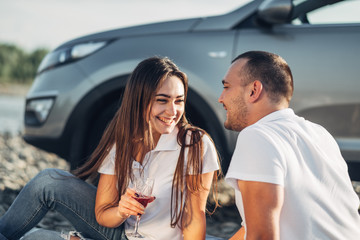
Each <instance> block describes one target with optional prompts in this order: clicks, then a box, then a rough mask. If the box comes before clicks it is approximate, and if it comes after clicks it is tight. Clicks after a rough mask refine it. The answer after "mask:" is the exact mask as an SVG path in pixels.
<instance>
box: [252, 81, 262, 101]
mask: <svg viewBox="0 0 360 240" xmlns="http://www.w3.org/2000/svg"><path fill="white" fill-rule="evenodd" d="M250 86H251V87H250V89H249V90H250V94H249V101H250V102H252V103H253V102H256V101H257V100H258V99H259V98H260V96H261V93H262V91H263V84H262V83H261V82H260V81H259V80H255V81H254V82H252V83H251V85H250Z"/></svg>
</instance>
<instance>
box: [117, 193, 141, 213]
mask: <svg viewBox="0 0 360 240" xmlns="http://www.w3.org/2000/svg"><path fill="white" fill-rule="evenodd" d="M133 196H135V191H134V190H133V189H131V188H128V189H126V192H125V193H124V194H123V195H122V196H121V198H120V201H119V206H118V213H119V216H120V217H123V218H125V219H126V218H128V217H129V216H130V215H134V216H136V215H138V214H140V215H142V214H144V210H145V208H144V206H143V205H142V204H141V203H139V202H138V201H136V200H135V199H134V198H133Z"/></svg>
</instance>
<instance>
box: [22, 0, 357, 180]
mask: <svg viewBox="0 0 360 240" xmlns="http://www.w3.org/2000/svg"><path fill="white" fill-rule="evenodd" d="M359 2H360V1H339V0H308V1H305V0H294V1H291V0H265V1H264V0H255V1H251V2H249V3H247V4H245V5H243V6H241V7H239V8H238V9H236V10H235V11H233V12H230V13H228V14H225V15H221V16H213V17H207V18H193V19H185V20H179V21H170V22H162V23H155V24H149V25H141V26H135V27H129V28H123V29H116V30H112V31H107V32H101V33H96V34H92V35H89V36H84V37H81V38H78V39H75V40H72V41H69V42H67V43H64V44H63V45H61V46H59V47H58V48H56V49H55V50H53V51H52V52H50V53H49V54H48V55H47V56H46V57H45V58H44V59H43V61H42V63H41V65H40V66H39V69H38V74H37V77H36V79H35V81H34V83H33V86H32V88H31V89H30V91H29V93H28V94H27V99H26V109H25V130H24V135H23V137H24V139H25V140H26V141H27V142H28V143H30V144H33V145H34V146H37V147H39V148H42V149H44V150H47V151H50V152H54V153H56V154H58V155H60V156H61V157H63V158H65V159H67V160H68V161H69V162H70V163H71V166H72V167H73V168H74V167H76V166H78V165H79V164H81V163H82V162H83V161H85V160H86V157H87V156H89V154H90V153H91V151H92V150H93V149H94V147H95V146H96V144H97V143H98V141H99V138H100V136H101V135H102V132H103V130H104V128H105V127H106V125H107V123H108V121H109V120H110V119H111V118H112V116H113V115H114V112H115V110H116V109H117V108H118V107H119V105H120V104H121V94H122V92H123V89H124V86H125V83H126V80H127V78H128V76H129V74H130V73H131V71H132V70H133V69H134V68H135V66H136V65H137V63H139V62H140V61H141V60H143V59H144V58H147V57H150V56H154V55H158V56H168V57H170V58H171V59H172V60H174V62H175V63H176V64H177V65H178V66H179V67H180V68H181V69H182V70H183V71H185V72H186V73H187V74H188V76H189V88H190V89H189V96H188V103H187V106H186V107H187V114H188V117H189V119H190V120H191V122H192V123H194V124H196V125H198V126H200V127H202V128H204V129H205V130H207V131H208V132H209V133H210V134H211V136H212V137H213V138H214V140H215V143H216V145H217V147H218V149H219V152H220V153H221V156H222V164H223V168H224V170H225V171H226V169H227V166H228V162H229V160H230V156H231V154H232V151H233V148H234V143H235V141H236V133H232V132H230V131H227V130H225V129H224V127H223V122H224V120H225V112H224V110H223V107H222V105H221V104H219V103H218V102H217V98H218V97H219V96H220V93H221V91H222V85H221V80H222V77H223V75H224V73H225V72H226V70H227V68H228V67H229V65H230V62H231V60H232V59H233V58H234V57H235V56H237V55H238V54H240V53H243V52H245V51H247V50H265V51H270V52H274V53H277V54H279V55H281V56H283V57H284V58H285V59H286V60H287V62H288V63H289V65H290V66H291V68H292V70H293V74H294V78H295V93H294V97H293V100H292V105H291V107H292V108H293V109H294V110H295V111H296V112H297V113H298V114H299V115H301V116H304V117H305V118H307V119H309V120H311V121H314V122H317V123H319V124H321V125H323V126H324V127H326V128H327V129H328V130H329V131H330V132H331V133H332V134H333V135H334V136H335V138H336V140H337V141H338V143H339V145H340V148H341V150H342V153H343V156H344V157H345V159H346V160H347V162H348V164H349V171H350V174H351V176H352V178H353V179H354V180H356V179H357V180H360V79H359V78H360V65H359V62H360V61H359V56H360V45H359V43H360V21H359V16H360V15H359V14H358V13H359V10H360V5H359ZM344 9H345V10H344ZM328 11H330V13H327V12H328ZM331 11H333V13H331ZM344 13H345V14H344ZM329 14H330V15H329ZM343 16H345V17H348V18H349V19H348V20H341V19H339V20H338V19H337V18H338V17H339V18H340V17H343ZM351 17H354V18H356V17H357V18H358V19H353V18H351Z"/></svg>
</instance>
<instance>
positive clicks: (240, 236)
mask: <svg viewBox="0 0 360 240" xmlns="http://www.w3.org/2000/svg"><path fill="white" fill-rule="evenodd" d="M244 239H245V228H244V227H241V228H240V229H239V231H237V232H236V233H235V234H234V235H233V236H232V237H231V238H230V239H229V240H244Z"/></svg>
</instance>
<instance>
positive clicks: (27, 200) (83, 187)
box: [0, 169, 127, 240]
mask: <svg viewBox="0 0 360 240" xmlns="http://www.w3.org/2000/svg"><path fill="white" fill-rule="evenodd" d="M95 197H96V187H94V186H92V185H90V184H88V183H86V182H84V181H82V180H80V179H78V178H76V177H74V176H73V175H72V174H70V173H68V172H65V171H62V170H57V169H47V170H44V171H42V172H40V173H39V174H38V175H37V176H36V177H34V178H33V179H32V180H31V181H30V182H29V183H28V184H26V186H25V187H24V188H23V189H22V190H21V192H20V193H19V195H18V196H17V197H16V199H15V201H14V202H13V204H12V205H11V206H10V208H9V209H8V211H7V212H6V213H5V214H4V216H2V217H1V218H0V240H12V239H19V238H20V237H22V236H23V235H24V234H25V233H26V232H28V231H29V230H31V229H32V228H33V227H35V226H36V225H37V224H38V223H39V222H40V221H41V219H42V218H43V217H44V216H45V214H46V213H47V212H48V211H49V210H50V209H51V210H56V211H57V212H59V213H60V214H62V215H63V216H64V217H65V218H66V219H67V220H68V221H69V222H70V223H71V224H72V225H73V227H74V228H75V229H76V231H78V232H80V233H81V235H82V236H83V237H84V238H89V239H116V240H121V239H127V238H126V237H125V233H124V226H123V225H121V226H120V227H118V228H106V227H103V226H101V225H99V224H98V223H97V221H96V218H95V210H94V209H95ZM38 233H41V232H38ZM37 235H39V234H37ZM36 239H38V240H41V239H49V237H48V235H46V234H45V235H44V237H41V236H37V238H36ZM50 239H51V238H50ZM54 239H56V238H54Z"/></svg>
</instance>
